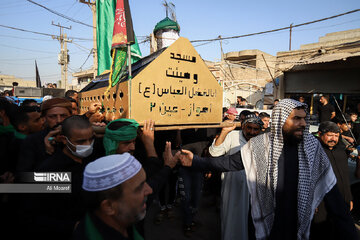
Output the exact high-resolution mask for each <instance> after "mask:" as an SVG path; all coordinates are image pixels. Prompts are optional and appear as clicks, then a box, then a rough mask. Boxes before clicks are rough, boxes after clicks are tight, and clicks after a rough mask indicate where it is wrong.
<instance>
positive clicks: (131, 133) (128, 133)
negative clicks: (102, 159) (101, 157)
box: [103, 118, 139, 155]
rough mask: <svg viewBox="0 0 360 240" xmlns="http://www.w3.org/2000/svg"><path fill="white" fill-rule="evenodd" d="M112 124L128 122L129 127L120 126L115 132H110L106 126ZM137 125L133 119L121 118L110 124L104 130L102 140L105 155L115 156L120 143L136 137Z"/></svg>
mask: <svg viewBox="0 0 360 240" xmlns="http://www.w3.org/2000/svg"><path fill="white" fill-rule="evenodd" d="M113 122H129V123H130V124H129V125H126V126H122V127H121V128H119V129H117V130H110V129H109V128H108V126H109V125H110V124H112V123H113ZM138 127H139V123H138V122H136V121H135V120H134V119H127V118H121V119H116V120H114V121H112V122H110V123H109V124H108V125H107V126H106V129H105V135H104V139H103V143H104V148H105V152H106V155H110V154H115V153H116V149H117V148H118V145H119V142H120V141H129V140H132V139H134V138H136V136H137V129H138Z"/></svg>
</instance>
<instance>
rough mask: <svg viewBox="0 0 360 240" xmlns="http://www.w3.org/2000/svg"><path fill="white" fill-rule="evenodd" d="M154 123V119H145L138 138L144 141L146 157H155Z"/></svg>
mask: <svg viewBox="0 0 360 240" xmlns="http://www.w3.org/2000/svg"><path fill="white" fill-rule="evenodd" d="M154 125H155V121H153V120H151V119H150V120H145V121H144V127H143V128H142V132H141V133H140V139H141V141H142V142H143V143H144V147H145V150H146V153H147V156H148V157H157V154H156V151H155V146H154V138H155V137H154V132H155V131H154Z"/></svg>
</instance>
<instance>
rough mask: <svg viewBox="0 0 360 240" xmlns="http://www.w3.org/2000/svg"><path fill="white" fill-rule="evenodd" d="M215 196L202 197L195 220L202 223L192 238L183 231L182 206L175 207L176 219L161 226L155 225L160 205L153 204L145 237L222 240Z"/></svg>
mask: <svg viewBox="0 0 360 240" xmlns="http://www.w3.org/2000/svg"><path fill="white" fill-rule="evenodd" d="M214 199H215V198H214V196H213V195H208V194H204V193H203V195H202V199H201V204H200V207H199V212H198V214H197V217H195V220H196V221H197V222H200V224H201V226H199V228H198V230H197V231H195V232H193V234H192V236H191V237H190V238H187V237H185V236H184V233H183V230H182V215H181V208H180V205H178V206H175V208H174V210H175V218H174V219H171V220H165V221H164V222H162V223H161V224H160V225H155V224H154V217H155V215H156V214H157V213H158V211H159V206H158V203H154V204H152V206H151V207H150V209H149V211H148V213H147V217H146V221H145V235H146V239H147V240H165V239H166V240H185V239H194V240H195V239H199V240H200V239H204V240H205V239H206V240H218V239H220V215H219V211H218V210H217V209H216V207H215V200H214Z"/></svg>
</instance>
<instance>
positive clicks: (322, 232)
mask: <svg viewBox="0 0 360 240" xmlns="http://www.w3.org/2000/svg"><path fill="white" fill-rule="evenodd" d="M339 138H340V128H339V127H338V126H337V125H336V123H334V122H331V121H325V122H322V123H321V124H320V126H319V141H320V143H321V145H322V146H323V148H324V151H325V153H326V155H327V156H328V158H329V160H330V163H331V166H332V169H333V170H334V173H335V176H336V180H337V182H336V186H337V187H338V189H339V191H340V193H341V195H342V196H343V198H344V200H345V203H346V206H347V208H348V209H349V210H350V211H351V210H352V195H351V189H350V181H349V167H348V157H347V154H346V151H345V145H344V144H343V143H342V142H341V141H339ZM311 230H312V231H311V233H312V235H311V236H312V237H314V238H315V239H318V238H320V237H322V238H323V239H334V233H333V232H332V228H331V219H330V218H329V216H328V214H327V212H326V208H325V203H324V201H323V202H321V204H320V205H319V207H318V208H317V211H315V215H314V220H313V225H312V229H311Z"/></svg>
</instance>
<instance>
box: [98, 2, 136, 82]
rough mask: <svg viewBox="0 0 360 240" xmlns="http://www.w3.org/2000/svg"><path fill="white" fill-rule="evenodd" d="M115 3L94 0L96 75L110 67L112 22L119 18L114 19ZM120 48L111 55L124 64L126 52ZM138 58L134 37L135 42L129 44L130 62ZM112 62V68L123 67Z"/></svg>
mask: <svg viewBox="0 0 360 240" xmlns="http://www.w3.org/2000/svg"><path fill="white" fill-rule="evenodd" d="M116 4H117V1H116V0H96V17H97V28H96V37H97V52H98V75H100V74H101V73H103V72H104V71H105V70H110V68H111V64H112V56H111V48H112V42H113V30H114V22H115V21H118V20H119V18H117V19H115V9H116ZM131 28H132V26H131ZM121 49H122V48H121V47H120V48H117V49H116V50H114V52H115V54H114V53H113V54H114V55H113V56H114V57H115V58H117V60H123V61H122V63H123V64H124V63H125V64H126V58H127V57H126V53H120V51H121ZM125 52H126V51H125ZM139 59H141V51H140V48H139V45H138V43H137V40H136V38H135V44H132V45H131V63H135V62H136V61H138V60H139ZM114 60H115V59H114ZM124 60H125V61H124ZM114 62H115V64H116V66H114V68H117V69H119V70H121V69H123V68H124V67H123V64H120V66H119V62H117V61H114ZM119 74H120V72H119V73H117V74H115V75H116V76H117V77H119V76H120V75H119Z"/></svg>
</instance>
